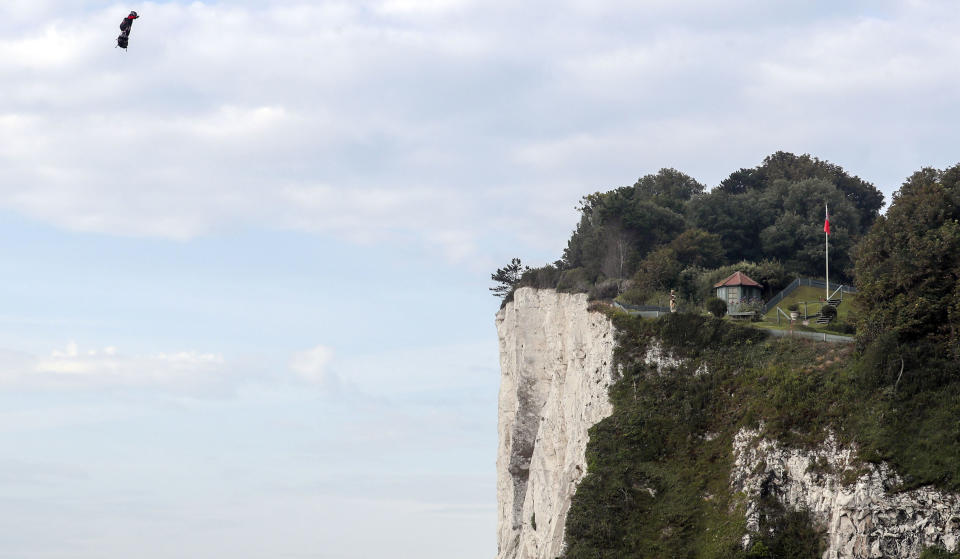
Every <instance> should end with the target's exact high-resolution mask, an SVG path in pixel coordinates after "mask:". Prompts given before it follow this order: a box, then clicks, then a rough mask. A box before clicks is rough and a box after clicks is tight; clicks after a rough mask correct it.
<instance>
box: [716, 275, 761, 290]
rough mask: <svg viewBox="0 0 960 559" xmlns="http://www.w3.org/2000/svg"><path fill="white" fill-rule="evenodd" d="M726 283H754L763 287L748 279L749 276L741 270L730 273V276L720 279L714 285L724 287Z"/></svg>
mask: <svg viewBox="0 0 960 559" xmlns="http://www.w3.org/2000/svg"><path fill="white" fill-rule="evenodd" d="M728 285H754V286H757V287H763V286H762V285H760V284H759V283H757V282H755V281H753V280H752V279H750V276H748V275H747V274H744V273H743V272H734V273H732V274H730V277H728V278H727V279H725V280H723V281H721V282H720V283H717V284H715V285H714V287H724V286H728Z"/></svg>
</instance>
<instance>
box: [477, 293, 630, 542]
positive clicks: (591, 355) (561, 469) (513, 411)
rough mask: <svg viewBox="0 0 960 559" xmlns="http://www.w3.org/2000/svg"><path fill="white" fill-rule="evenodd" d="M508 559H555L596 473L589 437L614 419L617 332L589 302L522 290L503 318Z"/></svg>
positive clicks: (502, 506)
mask: <svg viewBox="0 0 960 559" xmlns="http://www.w3.org/2000/svg"><path fill="white" fill-rule="evenodd" d="M496 323H497V333H498V335H499V338H500V370H501V380H500V401H499V405H500V415H499V421H498V431H499V435H500V443H499V448H498V454H497V496H498V502H499V507H498V510H499V516H498V529H497V532H498V533H497V536H498V549H499V553H498V555H497V556H498V559H534V558H537V559H540V558H543V559H548V558H549V559H554V558H555V557H557V556H559V555H560V553H561V552H562V549H563V530H564V525H565V524H566V518H567V511H568V509H569V508H570V498H571V497H572V495H573V492H574V490H575V488H576V484H577V482H579V481H580V480H581V479H582V478H583V476H584V474H585V473H586V464H585V460H584V451H585V449H586V446H587V440H588V436H587V429H589V428H590V427H591V426H593V425H594V424H595V423H596V422H598V421H600V420H601V419H603V418H604V417H607V416H608V415H610V413H611V412H612V411H613V409H612V406H611V404H610V401H609V399H608V397H607V388H608V387H609V386H610V383H611V381H612V371H611V363H612V361H613V346H614V336H613V326H612V325H611V324H610V321H609V320H608V319H607V317H606V316H604V315H603V314H601V313H596V312H588V311H587V296H586V295H585V294H565V293H557V292H555V291H553V290H535V289H531V288H522V289H518V290H517V291H516V293H515V294H514V299H513V301H512V302H510V303H507V305H506V306H505V307H504V308H503V309H501V310H500V312H499V313H497V319H496Z"/></svg>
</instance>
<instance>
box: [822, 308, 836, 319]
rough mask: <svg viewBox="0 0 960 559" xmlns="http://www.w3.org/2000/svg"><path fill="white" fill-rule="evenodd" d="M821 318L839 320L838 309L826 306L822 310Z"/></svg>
mask: <svg viewBox="0 0 960 559" xmlns="http://www.w3.org/2000/svg"><path fill="white" fill-rule="evenodd" d="M820 316H825V317H827V318H829V319H831V320H832V319H834V318H837V307H834V306H832V305H824V306H823V308H822V309H820Z"/></svg>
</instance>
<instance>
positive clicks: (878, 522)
mask: <svg viewBox="0 0 960 559" xmlns="http://www.w3.org/2000/svg"><path fill="white" fill-rule="evenodd" d="M734 456H735V461H734V467H733V471H732V473H731V482H732V485H733V489H734V490H735V491H742V492H744V493H745V494H746V496H747V498H748V499H749V504H748V506H747V529H748V531H751V532H754V533H755V532H756V530H757V528H758V524H759V514H760V513H759V510H758V507H757V502H758V498H759V496H760V495H761V494H772V495H774V496H775V497H777V499H779V500H780V501H781V502H782V503H783V504H784V505H786V506H787V507H789V508H791V509H794V510H801V509H806V510H809V511H810V513H811V515H812V517H813V520H814V522H815V523H816V524H818V525H819V526H821V527H822V528H824V529H825V530H826V532H827V543H828V548H827V551H826V553H825V554H824V559H866V558H871V559H872V558H880V557H896V558H900V559H915V558H916V557H919V556H920V553H921V552H922V551H923V549H924V548H925V547H934V546H936V547H942V548H945V549H947V550H949V551H955V550H957V546H958V542H960V497H958V496H957V495H954V494H949V493H944V492H942V491H937V490H935V489H932V488H920V489H915V490H911V491H895V489H896V488H897V487H899V486H900V485H901V480H900V478H899V477H898V476H897V475H896V474H895V473H894V472H893V471H892V470H891V468H890V467H889V466H888V465H886V464H879V465H876V464H862V463H859V462H858V461H857V460H856V452H855V451H854V449H852V448H843V447H840V446H839V445H838V444H837V443H836V441H835V440H834V439H832V438H830V439H827V441H825V442H824V443H823V444H822V445H820V446H819V447H817V448H815V449H812V450H798V449H792V448H790V449H788V448H784V447H783V446H782V445H780V444H778V443H777V442H776V441H771V440H767V439H763V438H760V437H759V436H758V434H757V433H756V432H754V431H748V430H743V431H740V433H738V434H737V437H736V438H735V440H734ZM892 489H893V490H894V491H891V490H892ZM749 537H750V536H747V539H748V540H749ZM745 543H749V541H747V542H745Z"/></svg>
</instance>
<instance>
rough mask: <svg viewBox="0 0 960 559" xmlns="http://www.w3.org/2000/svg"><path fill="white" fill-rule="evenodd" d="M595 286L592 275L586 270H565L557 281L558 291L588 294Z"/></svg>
mask: <svg viewBox="0 0 960 559" xmlns="http://www.w3.org/2000/svg"><path fill="white" fill-rule="evenodd" d="M592 286H593V281H591V279H590V275H589V274H588V273H587V270H586V269H584V268H571V269H569V270H564V271H563V272H562V273H561V274H560V279H559V280H558V281H557V291H565V292H575V293H586V292H588V291H590V287H592Z"/></svg>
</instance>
